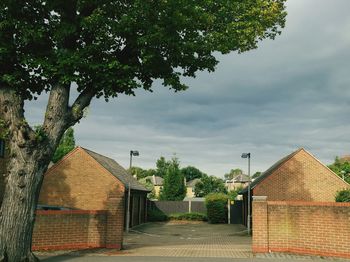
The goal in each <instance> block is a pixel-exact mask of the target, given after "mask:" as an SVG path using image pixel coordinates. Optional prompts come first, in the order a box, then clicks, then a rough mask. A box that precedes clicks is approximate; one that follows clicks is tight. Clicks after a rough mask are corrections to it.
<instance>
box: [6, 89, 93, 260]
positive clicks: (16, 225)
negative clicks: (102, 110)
mask: <svg viewBox="0 0 350 262" xmlns="http://www.w3.org/2000/svg"><path fill="white" fill-rule="evenodd" d="M69 92H70V88H69V86H56V87H52V89H51V91H50V97H49V101H48V104H47V109H46V114H45V120H44V124H43V126H42V128H41V129H40V131H39V132H35V131H34V130H32V128H31V127H30V126H29V125H28V123H27V122H26V121H25V117H24V109H23V106H24V101H23V99H22V98H21V96H20V95H19V94H17V93H16V92H15V91H14V90H13V89H11V88H0V110H1V111H0V117H1V118H2V120H4V121H5V126H6V128H7V129H8V131H9V134H10V137H9V140H8V146H9V152H10V155H9V161H8V164H7V177H6V186H5V192H4V197H3V202H2V204H1V208H0V262H18V261H28V262H32V261H39V260H38V259H37V258H36V257H35V256H34V254H33V253H32V252H31V245H32V234H33V229H34V221H35V211H36V206H37V202H38V198H39V193H40V188H41V185H42V181H43V175H44V173H45V172H46V170H47V167H48V165H49V163H50V160H51V159H52V156H53V154H54V152H55V150H56V148H57V146H58V144H59V141H60V139H61V137H62V135H63V133H64V132H65V131H66V130H67V128H68V127H70V126H72V125H74V124H75V123H76V122H78V121H79V120H80V119H81V118H82V116H83V113H82V112H83V110H84V108H86V107H87V106H88V105H89V104H90V101H91V99H92V98H93V96H94V93H93V92H90V91H89V92H87V91H86V92H83V93H82V94H81V95H80V96H79V97H78V98H77V100H76V101H75V103H74V104H73V106H72V107H69V105H68V102H69Z"/></svg>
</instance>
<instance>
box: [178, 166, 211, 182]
mask: <svg viewBox="0 0 350 262" xmlns="http://www.w3.org/2000/svg"><path fill="white" fill-rule="evenodd" d="M181 173H182V174H183V176H184V177H185V178H186V181H191V180H193V179H195V178H202V177H203V176H204V175H205V174H204V173H203V172H202V171H200V170H199V169H198V168H195V167H193V166H187V167H184V168H181Z"/></svg>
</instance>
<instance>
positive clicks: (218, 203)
mask: <svg viewBox="0 0 350 262" xmlns="http://www.w3.org/2000/svg"><path fill="white" fill-rule="evenodd" d="M227 200H228V196H227V195H225V194H223V193H214V194H209V195H207V196H206V198H205V204H206V206H207V215H208V220H209V223H212V224H219V223H227Z"/></svg>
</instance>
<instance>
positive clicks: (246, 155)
mask: <svg viewBox="0 0 350 262" xmlns="http://www.w3.org/2000/svg"><path fill="white" fill-rule="evenodd" d="M241 157H242V158H248V217H247V231H248V235H250V153H243V154H242V156H241Z"/></svg>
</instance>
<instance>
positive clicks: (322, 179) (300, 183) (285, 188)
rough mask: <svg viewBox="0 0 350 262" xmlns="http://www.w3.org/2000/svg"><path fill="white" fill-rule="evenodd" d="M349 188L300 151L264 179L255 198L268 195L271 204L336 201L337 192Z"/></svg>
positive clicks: (254, 193) (311, 157)
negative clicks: (296, 201)
mask: <svg viewBox="0 0 350 262" xmlns="http://www.w3.org/2000/svg"><path fill="white" fill-rule="evenodd" d="M349 187H350V185H349V184H347V183H346V182H344V181H343V180H342V179H341V178H339V177H338V176H337V175H336V174H334V173H333V172H332V171H331V170H329V169H328V168H327V167H326V166H324V165H323V164H322V163H321V162H319V161H318V160H317V159H315V158H314V157H313V156H312V155H310V154H309V153H308V152H307V151H305V150H300V151H299V152H298V153H297V154H296V155H294V156H293V157H292V158H291V159H289V160H288V161H287V162H286V163H284V164H283V165H281V166H280V167H279V168H277V169H276V170H275V171H274V172H273V173H272V174H271V175H270V176H268V177H267V178H265V179H264V180H262V181H261V182H260V183H259V184H258V185H257V186H256V187H255V188H254V190H253V195H255V196H267V199H268V200H269V201H290V200H292V201H295V200H300V201H319V202H334V201H335V194H336V192H337V191H338V190H341V189H344V188H349Z"/></svg>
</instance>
